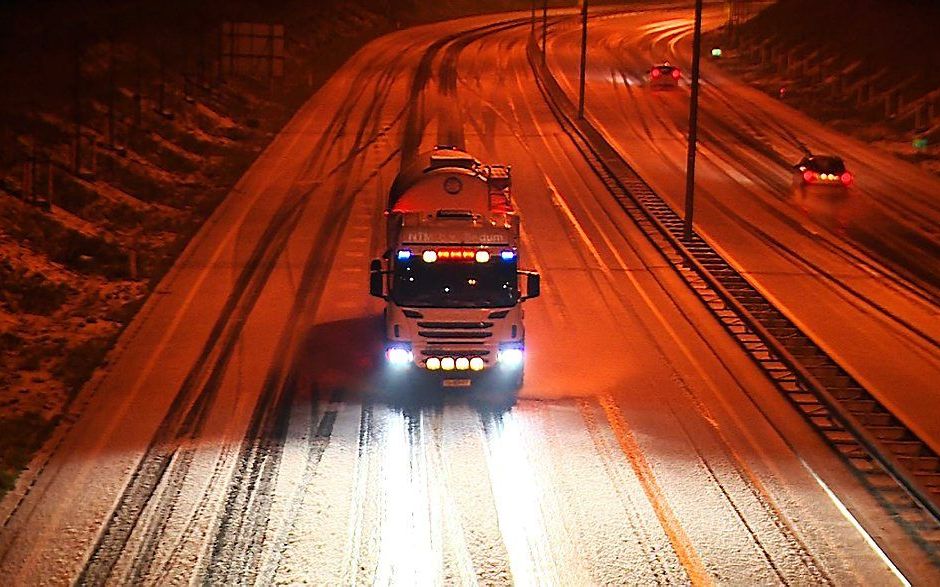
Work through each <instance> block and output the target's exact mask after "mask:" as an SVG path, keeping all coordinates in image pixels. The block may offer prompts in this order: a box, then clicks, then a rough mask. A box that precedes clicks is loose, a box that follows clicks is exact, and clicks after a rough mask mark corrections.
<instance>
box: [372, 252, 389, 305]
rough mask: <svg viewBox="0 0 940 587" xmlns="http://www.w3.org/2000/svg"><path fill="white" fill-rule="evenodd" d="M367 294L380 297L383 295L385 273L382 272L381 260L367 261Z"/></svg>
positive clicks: (383, 296) (383, 297)
mask: <svg viewBox="0 0 940 587" xmlns="http://www.w3.org/2000/svg"><path fill="white" fill-rule="evenodd" d="M369 294H371V295H373V296H375V297H377V298H382V299H388V298H386V297H385V274H384V273H383V272H382V262H381V261H379V260H378V259H372V262H371V263H369Z"/></svg>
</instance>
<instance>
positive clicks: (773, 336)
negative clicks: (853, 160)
mask: <svg viewBox="0 0 940 587" xmlns="http://www.w3.org/2000/svg"><path fill="white" fill-rule="evenodd" d="M527 53H528V58H529V62H530V65H531V67H532V69H533V71H534V72H535V76H536V80H537V82H538V83H539V87H540V89H541V91H542V93H543V95H544V96H545V98H546V101H547V102H548V104H549V107H550V108H551V109H552V111H553V113H554V114H555V116H556V118H557V119H558V121H559V123H561V126H562V128H563V129H564V130H565V132H566V133H567V134H568V136H569V137H570V138H571V139H572V141H573V142H574V143H575V145H576V146H577V147H578V149H579V150H580V151H581V152H582V154H583V155H584V156H585V158H586V159H587V160H588V163H589V164H590V165H591V166H592V168H593V169H594V171H595V173H596V174H597V175H598V177H600V179H601V180H602V181H604V183H605V185H607V187H608V189H609V190H610V191H611V193H612V194H613V195H614V197H615V199H616V200H617V201H618V203H619V204H620V205H621V207H622V208H623V209H624V210H625V211H626V212H627V213H628V214H629V215H630V216H631V218H633V220H634V221H636V222H637V224H638V225H639V226H640V228H641V229H642V230H643V231H644V233H645V234H646V236H647V238H649V239H650V240H651V241H652V242H653V243H654V244H655V245H656V246H657V248H659V249H660V251H662V253H663V255H664V257H666V259H667V261H669V262H670V264H671V265H672V266H673V268H674V269H676V270H677V272H678V273H679V274H680V276H682V277H683V279H684V280H685V281H686V282H687V283H688V284H689V285H690V286H691V287H692V289H693V291H695V292H696V293H697V294H698V296H699V297H700V299H701V300H702V301H703V303H705V305H706V306H707V307H708V308H709V310H711V311H712V313H713V314H714V315H716V316H717V317H718V319H719V320H720V321H721V323H722V324H723V325H724V326H725V329H726V330H727V331H729V333H730V334H731V335H732V336H733V337H734V338H735V339H736V340H737V341H738V342H739V343H740V344H741V346H742V347H743V348H744V349H745V351H746V352H748V354H749V355H750V356H751V357H752V359H753V360H755V362H757V364H758V365H759V366H760V367H761V368H762V369H763V370H764V372H765V373H766V374H767V375H768V377H769V378H770V379H771V381H772V382H773V383H774V384H775V386H776V387H777V388H778V389H779V390H780V391H781V392H783V393H784V394H785V396H786V397H788V398H789V399H790V401H791V402H792V403H793V404H794V405H795V406H796V407H797V408H798V409H799V411H800V412H801V413H802V414H803V415H804V417H805V418H806V419H807V420H809V422H810V424H811V425H812V426H813V427H814V428H815V429H816V430H817V431H818V432H819V433H820V434H821V435H822V436H823V437H824V439H825V440H826V441H827V442H828V443H829V444H830V446H832V447H833V448H834V449H835V450H836V451H837V452H838V454H840V456H842V457H843V458H844V459H845V460H846V462H848V463H849V464H850V466H852V467H853V468H854V469H855V470H856V471H857V472H859V473H860V474H861V475H862V477H863V479H865V480H866V481H867V483H868V485H869V487H870V489H872V490H873V491H874V492H876V493H879V494H880V495H884V494H885V493H884V492H885V491H886V487H885V486H884V484H883V483H878V482H877V481H878V478H883V477H884V476H887V477H889V478H890V479H891V480H892V481H893V483H894V484H895V486H896V487H897V488H898V489H899V490H900V492H901V493H902V494H903V495H904V496H907V497H908V498H909V500H910V503H909V504H908V506H909V507H910V508H913V509H915V510H917V511H920V512H922V513H923V514H924V516H922V517H921V519H919V520H917V521H916V522H909V523H911V524H914V525H915V526H919V527H916V528H915V529H916V530H917V531H918V532H920V533H923V534H926V535H929V538H927V540H928V542H929V541H935V540H936V541H940V504H938V502H940V457H938V455H937V454H936V453H935V452H934V451H933V450H932V449H931V448H930V447H929V446H928V445H927V444H926V443H925V442H924V441H923V440H921V439H920V438H918V437H917V436H916V435H915V434H914V433H913V432H912V431H911V430H910V429H909V428H908V427H907V426H906V425H904V424H903V422H901V421H900V420H898V419H897V418H896V417H894V415H893V414H891V413H890V411H888V410H887V409H886V408H885V407H884V406H883V405H882V404H881V402H879V401H878V400H877V399H876V398H875V397H873V396H872V394H871V393H869V392H868V391H867V390H865V389H864V387H863V386H862V385H860V384H859V383H858V382H857V381H856V380H855V378H854V377H852V376H851V375H850V374H849V373H848V372H846V371H845V370H844V369H843V368H842V367H841V366H839V365H838V364H837V363H836V361H835V360H833V359H832V358H831V357H830V356H829V355H828V354H827V353H826V352H825V351H824V350H823V349H822V348H821V347H820V346H819V345H818V344H816V343H815V342H814V341H813V340H812V339H811V338H810V337H809V336H808V335H806V334H805V333H804V332H802V331H801V330H800V328H798V327H797V326H796V325H795V324H794V323H793V322H792V321H791V320H790V319H789V318H788V317H787V316H786V315H785V314H784V313H783V312H782V311H781V310H779V309H777V308H776V307H774V305H773V304H771V303H770V301H769V300H767V299H766V298H765V297H764V296H763V294H761V293H760V291H758V290H757V288H755V287H754V286H752V285H751V284H750V283H749V282H748V281H747V280H746V279H745V278H744V277H743V276H742V275H741V274H740V273H739V272H738V271H737V270H736V269H735V268H734V267H733V266H732V265H731V264H730V263H729V262H728V261H727V260H726V259H724V258H723V257H722V256H721V255H720V254H719V253H718V252H717V251H716V250H715V249H714V248H712V246H711V245H710V244H709V243H708V242H706V241H705V240H704V239H703V238H701V237H700V236H699V235H698V234H693V237H692V239H690V240H685V239H684V238H683V222H682V218H681V217H680V216H679V215H678V214H677V213H676V212H675V211H674V210H673V209H672V208H671V207H670V206H669V205H668V204H667V203H666V202H665V201H664V200H663V199H662V198H661V197H659V196H658V195H657V194H656V193H655V192H653V190H652V189H651V188H650V187H649V185H648V184H646V182H645V181H643V179H642V178H640V176H639V175H638V174H637V173H636V172H635V171H634V170H633V169H632V168H630V166H629V165H628V164H627V163H626V161H624V159H623V158H622V157H621V156H620V155H619V153H617V151H616V150H615V149H614V148H613V147H612V146H611V145H610V144H609V142H608V141H607V140H606V139H605V138H604V137H603V135H602V134H601V133H600V132H599V131H598V130H597V129H596V128H594V126H593V125H592V124H591V123H590V122H588V121H586V120H584V119H578V117H577V114H576V109H575V107H574V104H573V103H572V102H571V100H570V99H569V98H568V96H567V95H566V94H565V93H564V91H563V90H562V89H561V87H560V86H559V85H558V82H557V81H556V80H555V79H554V77H553V75H552V74H551V71H550V70H549V68H548V65H547V64H546V63H544V62H543V61H542V60H541V58H540V57H537V56H536V53H537V49H536V48H535V44H534V43H533V41H532V40H531V39H530V42H529V45H528V47H527ZM894 501H895V502H896V501H897V500H894ZM897 507H902V506H900V505H898V506H897ZM931 556H932V557H933V558H934V559H937V558H938V557H937V550H936V549H935V548H934V549H933V550H932V555H931ZM938 562H940V561H938Z"/></svg>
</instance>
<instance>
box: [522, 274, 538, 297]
mask: <svg viewBox="0 0 940 587" xmlns="http://www.w3.org/2000/svg"><path fill="white" fill-rule="evenodd" d="M519 274H520V275H525V278H526V279H525V290H526V291H525V295H524V296H522V297H521V298H519V301H523V300H529V299H532V298H537V297H539V294H541V293H542V286H541V283H542V279H541V277H540V276H539V274H538V273H536V272H535V271H520V272H519Z"/></svg>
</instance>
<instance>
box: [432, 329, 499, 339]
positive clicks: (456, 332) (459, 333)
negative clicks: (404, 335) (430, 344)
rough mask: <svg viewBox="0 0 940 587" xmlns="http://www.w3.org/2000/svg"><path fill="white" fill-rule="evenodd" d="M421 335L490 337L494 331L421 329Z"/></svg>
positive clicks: (468, 337) (443, 337) (451, 337)
mask: <svg viewBox="0 0 940 587" xmlns="http://www.w3.org/2000/svg"><path fill="white" fill-rule="evenodd" d="M418 335H419V336H423V337H424V338H442V339H476V338H489V337H491V336H493V333H492V332H485V331H482V330H476V331H473V330H467V331H461V330H450V331H448V330H419V331H418Z"/></svg>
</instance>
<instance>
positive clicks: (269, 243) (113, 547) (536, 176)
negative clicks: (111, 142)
mask: <svg viewBox="0 0 940 587" xmlns="http://www.w3.org/2000/svg"><path fill="white" fill-rule="evenodd" d="M525 16H526V15H509V16H506V15H503V16H499V17H495V16H490V17H479V18H473V19H465V20H461V21H454V22H449V23H441V24H435V25H428V26H424V27H420V28H417V29H412V30H407V31H401V32H398V33H395V34H392V35H389V36H387V37H383V38H381V39H378V40H377V41H375V42H373V43H371V44H369V45H368V46H366V47H365V48H364V49H362V50H361V51H360V52H359V53H358V54H357V55H356V56H354V57H353V58H352V59H351V60H350V61H349V62H348V63H347V64H346V65H345V66H344V67H343V68H342V69H341V70H340V71H339V72H338V73H337V74H336V75H335V76H334V77H333V78H332V79H331V80H330V81H329V82H328V83H327V84H326V85H325V86H324V87H323V88H322V89H321V90H320V91H319V92H317V94H316V95H314V96H313V97H312V98H311V100H310V101H309V102H308V103H307V104H306V105H305V106H304V107H303V108H302V109H301V110H300V111H299V112H298V113H297V115H296V116H295V117H294V118H293V120H292V121H291V122H290V123H289V124H288V125H287V126H286V127H285V128H284V130H283V131H282V133H281V134H280V135H279V136H278V137H277V138H276V139H275V141H274V142H273V143H272V144H271V145H270V147H269V148H268V149H267V150H266V151H265V152H264V154H263V155H262V156H261V157H260V158H259V160H258V161H257V162H256V163H255V164H254V165H253V166H252V168H251V169H250V170H249V171H248V172H247V173H246V175H245V176H244V177H243V178H242V180H241V181H240V182H239V184H238V185H237V186H236V188H235V189H234V190H233V192H232V194H231V195H230V196H229V198H228V199H227V200H226V202H225V203H224V204H223V205H222V206H221V207H220V208H219V209H218V210H217V211H216V213H215V214H214V216H213V217H212V218H211V219H210V221H209V222H208V223H207V224H206V225H205V226H204V227H203V230H202V231H201V232H200V233H199V235H198V236H197V237H196V238H195V239H194V240H193V242H192V243H191V244H190V246H189V247H188V248H187V250H186V252H185V253H184V254H183V256H182V257H181V259H180V260H179V262H178V263H177V265H176V266H175V268H174V269H173V271H172V272H171V273H170V274H169V275H168V276H167V277H166V279H165V280H164V282H163V283H162V284H161V285H160V287H159V288H158V289H157V293H156V294H154V296H153V297H152V298H151V299H150V301H149V302H148V304H147V305H146V306H145V308H144V309H143V311H142V312H141V314H140V315H139V316H138V318H137V320H135V322H134V323H133V325H132V326H131V327H130V328H129V329H128V331H127V333H126V334H125V336H124V337H123V339H122V342H121V344H120V348H119V349H118V352H117V353H116V354H115V356H114V357H113V358H112V361H111V364H110V367H109V369H108V371H107V373H106V374H105V375H104V376H103V377H101V378H99V379H98V380H96V381H94V382H92V383H91V384H90V385H89V386H87V387H86V389H85V390H84V391H83V394H82V396H81V397H80V398H79V401H78V402H77V403H76V405H75V409H74V414H73V415H72V417H71V418H69V419H68V421H67V423H66V424H64V425H63V426H62V428H61V429H60V430H59V432H58V433H57V435H56V437H55V438H54V440H53V442H51V443H50V444H49V446H48V447H47V449H46V450H45V451H44V453H43V454H41V455H40V456H39V457H38V458H37V459H36V461H35V462H34V464H33V466H32V467H31V469H30V470H29V471H27V472H26V474H24V476H23V478H22V479H21V482H20V484H19V485H18V486H17V488H16V489H15V490H14V491H13V492H11V493H10V494H9V495H8V496H7V497H6V498H5V499H4V501H3V502H2V503H0V516H2V519H3V521H4V523H3V529H2V531H0V576H2V577H4V578H5V582H12V583H17V584H35V583H50V584H65V583H74V582H78V583H82V584H102V583H111V584H127V583H145V584H167V583H173V584H177V583H197V582H198V583H208V584H233V583H237V584H249V583H251V584H271V583H295V584H296V583H309V584H353V583H357V584H358V583H378V584H389V583H397V584H452V583H461V584H465V583H485V584H502V583H510V582H512V583H520V584H599V583H605V584H652V583H657V584H659V583H669V584H673V583H675V584H688V583H693V584H711V583H722V584H793V585H802V584H820V583H822V584H838V585H842V584H897V583H899V582H903V576H905V575H906V576H907V577H908V578H909V579H910V580H912V581H916V582H922V583H924V584H927V583H931V582H936V581H938V580H940V571H938V568H937V567H936V563H935V561H934V559H932V558H931V554H930V548H931V547H930V545H927V547H926V548H925V547H924V545H923V544H917V543H916V540H915V538H914V537H912V536H910V535H909V534H908V533H907V531H906V529H905V527H903V526H902V525H900V524H899V523H898V522H897V521H896V520H894V519H892V518H891V517H890V516H889V515H888V514H886V513H885V512H884V511H883V509H882V507H881V504H880V503H879V502H878V499H877V496H872V495H870V494H869V493H868V492H867V491H866V490H865V489H863V488H862V486H861V485H859V484H858V482H857V480H856V479H855V477H853V475H852V474H851V472H850V471H849V470H848V469H847V468H846V467H845V466H844V464H843V463H842V461H841V460H839V459H838V458H837V457H836V456H835V454H834V453H833V452H832V451H831V450H830V449H829V448H828V447H827V446H825V445H824V444H823V443H822V441H821V440H820V439H819V437H817V436H816V435H815V434H813V433H812V431H811V429H810V428H809V427H808V425H807V424H806V423H805V422H804V420H803V419H802V418H801V417H800V416H799V415H798V414H797V413H796V412H795V411H794V410H793V408H792V407H791V406H790V404H789V403H787V401H786V399H785V398H782V397H780V396H779V394H778V393H777V392H776V391H775V389H774V388H773V387H772V386H771V385H770V383H769V382H768V381H766V379H765V378H764V376H763V374H762V373H761V372H760V371H759V370H758V369H757V367H755V366H754V365H753V364H752V363H751V361H750V360H749V359H748V357H747V356H746V355H745V354H744V353H743V352H742V351H741V349H740V348H739V347H738V346H737V345H736V344H735V342H734V341H733V340H732V339H731V338H730V337H728V336H727V334H726V333H725V332H724V330H723V329H722V328H721V327H720V325H719V324H717V323H716V322H715V321H714V319H713V318H712V316H711V314H709V313H708V312H707V310H706V309H705V308H704V307H703V306H702V305H701V303H700V302H699V301H698V300H697V299H696V298H695V297H694V296H693V295H692V294H691V293H690V292H689V291H687V289H686V286H685V284H684V282H682V281H681V279H680V278H679V277H678V276H677V275H676V274H675V273H674V272H673V271H672V269H671V268H670V267H668V266H667V265H666V264H665V263H664V262H663V260H662V258H661V256H660V255H659V253H658V252H657V251H655V250H654V249H653V248H652V245H651V244H650V243H649V241H647V240H646V238H645V237H644V236H643V235H642V234H641V233H640V231H639V230H638V229H637V228H636V227H635V226H634V225H633V224H632V223H631V222H630V221H629V219H628V218H627V217H626V216H625V215H623V213H622V212H621V211H620V210H619V209H618V208H617V207H616V205H615V203H614V202H613V200H612V199H611V198H610V196H609V194H608V193H607V192H606V189H605V187H604V185H603V184H602V183H601V182H600V181H599V180H598V179H597V177H596V176H594V175H593V173H592V172H591V170H590V168H589V167H588V166H587V165H586V163H585V162H584V161H583V160H582V159H581V158H580V156H579V154H578V152H577V151H576V150H575V149H574V148H573V146H572V145H571V143H570V141H569V140H568V138H567V136H566V135H564V134H563V133H562V132H561V130H560V128H559V127H558V125H557V122H556V121H555V119H554V118H553V116H552V114H551V112H550V111H549V109H548V107H547V106H546V105H545V104H544V102H543V100H542V96H541V94H540V93H539V92H538V89H537V88H536V85H535V82H534V78H533V74H532V72H531V70H530V69H529V65H528V63H527V60H526V55H525V43H526V41H527V36H528V32H529V28H528V27H529V25H528V22H527V20H525V18H524V17H525ZM520 17H522V18H520ZM604 22H613V21H604ZM628 22H629V21H628ZM493 23H498V24H496V25H495V26H490V25H492V24H493ZM618 26H619V28H618V29H617V34H618V35H620V36H624V35H627V36H629V35H630V32H629V29H628V28H625V26H626V25H624V24H623V23H621V24H620V25H618ZM636 30H637V31H638V32H637V33H636V34H637V35H639V34H640V33H639V30H640V29H636ZM467 31H469V32H467ZM555 43H556V48H557V49H556V50H557V51H558V53H559V54H564V53H566V52H571V51H572V50H573V49H572V48H573V47H574V46H575V45H573V44H569V43H568V42H563V36H562V35H559V36H558V37H557V40H556V41H555ZM556 67H561V68H565V67H567V66H564V65H561V64H556ZM592 86H593V82H592ZM438 143H462V144H465V145H466V147H467V148H468V150H470V151H471V152H473V153H474V154H475V155H477V156H478V157H479V158H480V159H482V160H485V161H494V162H505V163H510V164H512V166H513V184H514V194H515V197H516V201H517V203H518V205H519V207H520V209H521V213H522V215H523V218H524V220H523V225H524V228H523V230H524V233H525V234H524V241H525V246H526V252H525V256H524V258H523V259H522V262H523V264H526V265H529V266H534V267H535V268H537V269H538V270H539V271H541V273H542V275H543V289H542V297H541V298H539V299H538V300H534V301H532V302H529V303H528V304H529V305H528V306H527V307H526V312H527V314H526V316H527V317H526V319H527V324H528V327H527V334H528V336H527V349H528V351H529V361H530V363H529V365H528V366H527V372H526V383H525V385H524V387H523V389H522V390H521V392H520V393H519V396H518V397H507V396H506V395H505V394H501V393H498V392H496V391H493V390H478V391H476V392H474V393H471V394H467V393H463V392H461V393H453V392H449V393H441V392H429V391H427V390H415V391H414V392H412V393H392V392H390V391H389V390H387V389H382V388H379V387H377V386H376V383H375V380H374V377H373V374H374V373H375V370H376V369H375V367H376V365H375V363H376V361H377V357H379V356H380V352H379V350H380V349H379V347H380V345H381V340H380V335H381V327H380V323H381V322H380V321H381V317H380V315H381V306H380V305H379V304H378V303H377V302H376V301H375V300H374V298H370V297H369V296H368V291H367V283H368V262H369V260H370V258H371V257H372V256H373V255H375V254H376V253H377V252H378V251H379V250H380V248H381V246H382V242H381V241H382V239H383V238H384V234H383V230H382V226H383V220H384V217H383V214H382V212H383V207H384V204H385V196H386V193H387V190H388V188H389V186H390V184H391V182H392V180H393V178H394V176H395V174H396V172H397V170H398V168H399V164H400V162H401V158H402V156H403V154H404V157H406V158H407V157H408V156H410V155H411V154H413V153H415V152H417V151H420V150H422V149H425V148H428V147H430V146H432V145H434V144H438ZM648 150H649V149H648ZM879 545H880V546H879ZM933 555H934V556H936V552H935V551H934V554H933Z"/></svg>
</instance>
